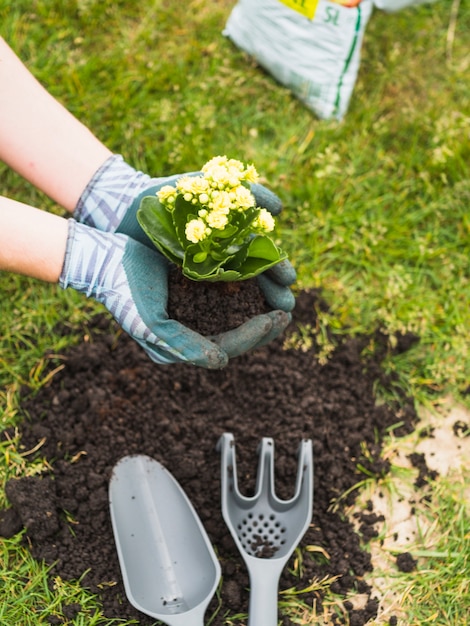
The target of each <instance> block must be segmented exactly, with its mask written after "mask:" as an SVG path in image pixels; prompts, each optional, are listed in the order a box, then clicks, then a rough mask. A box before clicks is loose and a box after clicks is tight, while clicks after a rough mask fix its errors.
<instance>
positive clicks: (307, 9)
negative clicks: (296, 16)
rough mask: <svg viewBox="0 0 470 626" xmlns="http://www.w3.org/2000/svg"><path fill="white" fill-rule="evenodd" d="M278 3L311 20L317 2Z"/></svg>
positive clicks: (288, 1) (313, 0)
mask: <svg viewBox="0 0 470 626" xmlns="http://www.w3.org/2000/svg"><path fill="white" fill-rule="evenodd" d="M279 2H282V4H285V5H286V6H288V7H290V8H291V9H294V11H298V12H299V13H302V15H305V16H306V17H308V18H309V19H312V17H313V16H314V15H315V11H316V10H317V5H318V2H319V0H279Z"/></svg>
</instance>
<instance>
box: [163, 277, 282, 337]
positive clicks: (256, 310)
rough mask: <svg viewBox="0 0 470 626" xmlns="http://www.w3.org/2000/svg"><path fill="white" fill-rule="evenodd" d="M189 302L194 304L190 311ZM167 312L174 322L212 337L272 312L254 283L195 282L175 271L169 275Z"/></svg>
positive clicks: (243, 281)
mask: <svg viewBox="0 0 470 626" xmlns="http://www.w3.org/2000/svg"><path fill="white" fill-rule="evenodd" d="M187 302H191V306H190V307H188V306H187V304H186V303H187ZM214 302H216V303H217V304H216V306H214ZM167 310H168V315H169V316H170V317H171V318H172V319H175V320H178V321H179V322H181V323H182V324H184V325H185V326H188V328H191V329H192V330H195V331H196V332H198V333H200V334H201V335H205V336H210V335H217V334H218V333H223V332H226V331H227V330H232V329H233V328H237V326H241V324H243V323H244V322H247V321H248V320H250V319H251V318H252V317H254V316H255V315H259V314H260V313H267V312H269V311H270V310H272V309H270V308H269V307H268V305H267V303H266V300H265V299H264V296H263V294H262V292H261V290H260V288H259V286H258V283H257V282H256V280H254V279H252V280H241V281H235V282H227V283H226V282H214V283H211V282H207V281H194V280H190V279H189V278H186V277H185V276H183V274H182V272H181V270H180V269H179V268H177V267H175V268H174V269H172V270H171V271H170V280H169V289H168V306H167ZM209 312H210V313H209Z"/></svg>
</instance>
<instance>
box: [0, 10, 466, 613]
mask: <svg viewBox="0 0 470 626" xmlns="http://www.w3.org/2000/svg"><path fill="white" fill-rule="evenodd" d="M233 4H234V1H233V2H228V1H225V2H220V1H219V2H215V0H205V1H203V0H193V1H192V2H189V3H188V4H187V5H185V9H184V10H182V8H181V3H178V2H176V0H154V1H151V0H142V1H141V2H138V3H137V2H130V1H126V0H115V1H114V2H108V1H104V2H98V1H97V0H76V2H62V1H61V2H59V0H47V2H46V0H36V1H35V2H34V3H31V2H27V1H26V0H16V1H15V3H11V2H10V3H3V4H1V5H0V34H1V35H2V36H3V37H5V39H6V40H7V41H9V43H10V44H11V45H12V46H13V48H14V49H15V50H16V51H17V53H18V54H19V55H20V56H21V58H22V59H23V60H24V61H25V62H26V64H27V65H28V67H29V68H30V69H31V71H32V72H33V73H34V74H35V76H36V77H37V78H38V79H39V80H40V81H41V82H43V84H45V85H46V86H47V88H48V89H49V90H50V91H51V92H52V93H53V94H54V95H55V96H56V97H57V98H58V99H59V100H60V101H61V102H63V103H64V104H65V106H66V107H67V108H68V109H70V110H71V111H72V112H73V113H74V114H75V115H76V116H78V117H79V119H81V120H82V121H83V122H84V123H85V124H87V125H88V126H89V127H90V128H91V129H92V130H93V131H94V132H95V133H96V134H97V135H98V136H99V137H100V138H101V139H102V140H103V141H104V142H105V143H106V144H107V145H108V146H109V147H110V148H111V149H112V150H113V151H115V152H119V153H121V154H123V156H124V157H125V158H126V159H127V160H128V161H129V162H130V163H131V164H133V165H134V166H136V167H138V168H141V169H142V170H144V171H147V172H149V173H152V174H155V175H165V174H168V175H169V174H173V173H177V172H184V171H189V170H194V169H198V168H199V167H200V166H201V165H202V164H203V163H204V162H205V161H207V160H208V159H210V158H211V157H212V156H214V155H216V154H227V155H229V156H232V157H234V158H239V159H240V160H242V161H252V162H253V163H254V164H255V165H256V167H257V169H258V171H259V172H260V173H261V174H262V176H264V177H265V179H266V181H267V182H268V183H269V184H270V186H271V187H272V188H273V189H274V190H275V191H276V192H277V193H278V194H279V195H280V196H281V198H282V200H283V202H284V205H285V209H284V212H283V214H282V217H281V218H280V220H279V226H278V233H277V234H278V237H279V241H280V242H281V243H282V246H283V248H285V249H286V250H287V252H288V253H289V255H290V257H291V260H292V261H293V263H294V264H295V266H296V268H297V270H298V276H299V280H298V288H299V289H300V288H305V287H319V288H321V289H322V290H323V294H324V297H325V299H326V300H327V302H328V303H329V305H330V307H331V309H330V311H329V313H328V314H322V315H321V319H320V321H319V327H318V328H317V329H314V332H318V333H323V334H324V336H326V334H325V332H324V331H325V328H326V327H329V328H331V329H333V331H334V332H335V333H337V334H339V335H341V334H344V333H346V332H347V333H362V332H366V333H369V332H371V331H372V330H374V329H375V328H378V327H380V328H382V329H383V330H385V331H386V332H388V333H389V335H390V342H391V344H393V342H394V340H395V336H396V335H397V333H402V332H408V331H411V332H414V333H417V334H418V335H419V336H420V338H421V340H420V343H419V344H418V345H417V346H416V347H415V348H413V349H412V350H410V351H409V352H407V353H404V354H402V355H399V356H394V357H388V358H387V361H386V367H387V368H390V369H391V370H394V371H395V372H397V373H398V375H399V380H400V384H401V385H402V386H403V387H405V388H406V389H407V390H408V391H409V393H411V394H413V395H414V397H415V398H416V399H417V401H418V402H419V403H432V402H433V401H434V400H435V399H439V398H440V397H442V396H444V395H448V394H451V395H453V396H454V397H455V398H459V396H461V394H463V392H465V390H466V389H467V388H468V384H469V381H468V373H469V372H470V351H469V348H468V346H469V344H470V330H469V329H470V307H469V302H470V281H469V269H468V260H469V258H470V236H469V235H470V214H469V210H468V209H469V200H470V181H469V176H468V163H469V161H470V149H469V145H470V144H469V141H468V139H469V134H470V92H469V89H468V69H469V65H470V57H469V55H468V45H467V39H468V38H467V35H468V32H469V27H470V11H469V9H468V6H467V5H466V4H465V3H459V2H457V1H456V0H453V1H452V2H451V1H450V0H440V1H438V2H436V3H435V4H432V5H425V6H422V7H419V8H418V9H409V10H406V11H402V12H400V13H398V14H393V15H391V14H390V15H387V14H385V13H382V12H379V11H377V12H375V13H374V15H373V16H372V19H371V21H370V23H369V25H368V28H367V31H366V36H365V40H364V46H363V54H362V61H361V68H360V73H359V77H358V81H357V84H356V89H355V91H354V94H353V98H352V101H351V105H350V110H349V112H348V114H347V116H346V118H345V120H344V121H343V122H342V123H340V124H338V123H336V122H327V121H321V120H318V119H316V118H315V117H314V116H313V115H312V114H310V113H309V112H308V111H307V110H306V109H305V108H304V107H303V106H302V105H301V104H300V103H299V102H298V101H297V100H296V99H295V98H294V97H293V96H292V95H291V94H290V93H289V91H288V90H286V89H284V88H282V87H280V86H279V85H277V84H276V83H275V82H274V81H273V79H272V78H270V77H269V76H268V75H267V74H266V73H264V72H262V71H261V70H260V69H259V68H258V67H256V65H255V64H254V63H253V62H252V61H251V60H249V59H248V58H247V57H246V56H245V55H244V54H243V53H241V52H240V51H239V50H237V49H236V48H235V47H234V46H233V45H232V44H231V43H230V41H228V40H227V39H225V38H224V37H223V36H222V35H221V31H222V29H223V26H224V24H225V21H226V19H227V17H228V15H229V12H230V10H231V8H232V6H233ZM456 8H458V13H457V14H456V13H455V9H456ZM0 175H1V178H2V183H3V184H2V193H4V194H5V195H9V196H12V197H14V198H16V199H18V200H21V201H23V202H29V203H31V204H34V205H36V206H40V207H42V208H45V209H47V210H52V211H54V212H58V213H61V209H60V208H59V207H56V206H54V204H53V203H52V202H51V201H50V200H48V199H47V198H45V197H44V196H43V195H42V194H40V193H39V192H37V191H36V190H34V189H32V188H31V187H30V186H29V185H28V184H27V183H25V182H24V181H23V180H22V179H21V178H19V177H18V176H17V175H16V174H14V173H12V172H10V171H8V169H7V168H6V167H4V166H1V165H0ZM0 297H1V303H2V305H1V307H2V315H1V318H0V424H1V425H2V427H6V426H12V425H14V424H15V423H16V421H17V409H18V402H19V390H20V388H21V385H22V384H24V383H27V384H30V385H33V386H34V387H36V388H39V387H40V386H41V385H42V384H44V383H45V382H46V381H45V375H44V373H43V372H44V364H45V359H46V358H47V357H45V354H46V353H56V352H60V351H62V350H63V349H64V348H66V346H67V345H69V344H70V343H73V342H77V341H81V340H83V339H84V333H85V332H86V331H85V330H84V328H83V325H82V322H83V320H86V319H87V318H88V316H89V315H91V314H92V313H93V312H94V311H97V310H102V309H101V307H99V306H98V305H95V304H93V303H92V302H90V301H87V300H85V298H83V297H82V296H79V295H78V294H75V293H74V292H71V291H67V292H62V291H61V290H60V289H58V288H57V287H56V286H51V285H43V284H41V283H39V282H37V281H34V280H30V279H27V278H23V277H15V276H12V275H9V274H2V275H0ZM60 323H66V324H67V325H68V326H69V327H70V328H72V329H73V331H74V332H73V333H72V335H71V336H68V337H66V338H64V337H62V336H61V334H60V332H59V331H58V324H60ZM328 349H329V346H328V343H327V342H325V347H324V354H323V356H324V358H328ZM460 399H461V400H462V401H464V402H467V404H468V396H467V397H466V396H464V395H462V396H461V397H460ZM23 462H24V459H21V458H18V457H15V455H14V447H12V445H6V446H5V447H4V448H2V454H1V456H0V476H1V478H2V480H6V478H7V477H8V476H11V475H13V474H15V475H16V473H21V472H24V471H29V470H27V469H26V467H27V466H25V465H24V464H23ZM32 471H35V470H34V469H33V470H32ZM446 536H447V535H444V539H443V541H447V540H446V539H445V537H446ZM448 539H449V540H450V538H448ZM0 545H1V546H2V550H3V553H2V554H3V556H2V572H11V576H10V575H8V576H7V577H6V578H5V576H6V574H5V573H3V577H4V578H2V580H6V581H7V585H6V586H3V588H2V589H5V591H2V592H0V593H1V596H2V602H0V604H2V603H3V596H5V598H6V599H8V601H7V602H6V604H5V607H6V608H5V609H3V610H4V611H16V613H4V614H2V618H3V621H4V622H5V623H12V624H13V623H18V624H25V625H26V624H29V623H31V624H33V623H34V624H36V623H41V621H40V620H42V619H43V617H42V616H41V617H40V618H39V617H38V615H42V614H40V613H39V614H37V615H36V616H35V617H34V618H33V617H32V616H33V615H34V611H37V610H39V609H37V606H36V604H35V603H36V602H39V603H41V602H42V603H43V606H45V607H49V608H48V609H47V610H50V611H52V610H58V609H57V607H58V606H59V604H60V602H62V599H61V598H62V597H69V595H70V594H71V596H70V597H74V594H75V593H76V592H75V590H73V591H71V590H70V589H69V588H68V587H67V586H65V587H67V591H64V588H65V587H64V588H63V587H60V589H56V590H55V591H54V592H53V597H55V598H59V600H57V604H54V603H55V602H56V600H54V599H53V598H52V596H49V595H48V594H49V593H52V592H50V591H49V590H46V587H44V589H43V591H41V592H39V591H34V593H32V594H31V597H30V598H27V597H26V596H25V597H23V596H18V595H17V594H18V591H16V589H17V587H16V585H17V583H16V582H15V580H16V577H17V578H18V580H22V579H23V577H25V576H26V577H29V578H31V580H36V581H40V580H42V577H45V573H44V572H45V570H42V569H41V570H40V572H39V570H36V569H35V568H36V565H35V564H34V563H33V562H31V561H30V560H29V559H28V557H27V556H26V555H25V553H24V552H23V549H22V548H20V547H19V545H17V544H16V543H15V542H2V543H1V544H0ZM442 549H444V548H442ZM438 565H439V562H437V565H436V567H438ZM440 569H441V571H442V585H444V580H446V579H447V578H446V577H447V575H448V572H447V570H446V569H445V568H444V567H441V568H440ZM437 571H439V569H438V570H437ZM25 572H26V573H25ZM449 576H450V574H449ZM422 580H423V587H422V588H420V587H417V589H418V590H419V593H420V594H421V597H422V598H423V602H424V601H426V602H428V603H430V605H431V607H432V606H433V603H435V604H436V610H437V603H438V599H437V598H436V596H439V595H441V592H442V593H444V592H443V589H442V588H441V589H436V588H435V587H433V583H432V581H431V580H430V579H427V578H426V577H424V576H423V577H422ZM426 580H427V582H426V583H424V581H426ZM425 585H427V588H425ZM449 585H452V587H455V585H456V580H455V578H454V577H450V578H449ZM33 588H34V589H35V590H38V589H40V588H41V583H40V582H36V583H34V585H33V586H32V587H31V589H33ZM433 589H434V590H435V592H434V593H431V590H433ZM36 593H37V597H40V596H41V594H45V595H44V598H43V600H41V601H39V600H38V601H37V600H35V599H31V598H36ZM10 596H11V598H12V599H13V598H20V599H19V600H18V602H16V603H13V602H10V600H9V598H10ZM408 597H409V598H411V596H410V595H408ZM424 599H425V600H424ZM419 602H420V600H419V597H414V596H413V604H414V605H415V604H416V603H419ZM13 604H14V605H15V606H13ZM85 604H86V603H85ZM21 607H23V609H21ZM22 610H23V613H21V611H22ZM430 610H431V609H430ZM44 619H45V618H44ZM90 619H91V618H90V617H89V615H88V616H87V617H84V616H77V617H76V618H74V619H73V620H72V621H71V622H70V623H74V624H79V623H82V621H83V620H85V622H86V623H99V622H91V621H90ZM93 619H98V617H93ZM299 619H300V618H299ZM449 619H450V618H449ZM28 620H29V621H28ZM34 620H36V621H34ZM80 620H82V621H80ZM86 620H88V621H86ZM305 620H306V618H305ZM305 620H304V622H300V623H307V622H306V621H305ZM106 623H111V622H109V621H108V622H106ZM442 623H446V624H447V623H449V624H450V623H452V622H442ZM458 623H459V622H455V624H458Z"/></svg>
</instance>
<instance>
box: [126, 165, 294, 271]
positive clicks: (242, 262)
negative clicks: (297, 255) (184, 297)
mask: <svg viewBox="0 0 470 626" xmlns="http://www.w3.org/2000/svg"><path fill="white" fill-rule="evenodd" d="M257 180H258V173H257V171H256V169H255V168H254V166H253V165H247V166H245V165H244V164H243V163H241V162H240V161H237V160H236V159H228V158H227V157H226V156H219V157H215V158H213V159H211V160H210V161H209V162H208V163H206V164H205V165H204V166H203V167H202V171H201V174H198V175H189V174H186V175H183V176H181V177H180V178H179V179H177V180H176V182H175V184H174V185H164V186H163V187H161V188H160V190H159V191H157V193H156V195H155V196H146V197H144V198H143V200H142V202H141V204H140V207H139V210H138V212H137V219H138V221H139V224H140V225H141V227H142V228H143V230H144V232H145V233H146V234H147V235H148V237H149V238H150V239H151V240H152V241H153V243H154V244H155V246H156V247H157V248H158V250H159V251H160V252H161V253H162V254H164V255H165V256H166V257H167V258H168V259H169V260H170V261H172V262H173V263H175V264H177V265H179V266H180V267H181V268H182V271H183V274H184V275H185V276H187V277H188V278H190V279H193V280H206V281H212V282H215V281H226V282H228V281H237V280H245V279H247V278H252V277H254V276H256V275H257V274H260V273H261V272H264V271H265V270H267V269H268V268H270V267H272V266H273V265H276V264H277V263H279V261H282V260H283V259H285V258H286V255H285V254H284V253H283V252H282V251H281V250H280V249H279V248H278V247H277V246H276V245H275V244H274V242H273V241H272V239H271V238H270V237H269V235H268V233H270V232H272V231H273V229H274V225H275V224H274V218H273V216H272V215H271V213H269V211H267V210H266V209H264V208H259V207H257V206H256V200H255V197H254V195H253V194H252V192H251V191H250V183H255V182H256V181H257Z"/></svg>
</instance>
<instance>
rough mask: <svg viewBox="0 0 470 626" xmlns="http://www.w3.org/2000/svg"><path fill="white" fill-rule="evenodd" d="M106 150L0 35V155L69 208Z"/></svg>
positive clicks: (71, 209)
mask: <svg viewBox="0 0 470 626" xmlns="http://www.w3.org/2000/svg"><path fill="white" fill-rule="evenodd" d="M110 155H111V152H110V150H108V148H106V146H104V145H103V144H102V143H101V142H100V141H99V140H98V139H97V138H96V137H95V136H94V135H93V134H92V133H91V132H90V131H89V130H88V129H87V128H86V127H85V126H84V125H83V124H82V123H81V122H79V121H78V120H77V119H76V118H75V117H74V116H73V115H72V114H71V113H69V112H68V111H67V110H66V109H65V108H64V107H63V106H62V105H61V104H60V103H59V102H57V100H55V99H54V98H53V97H52V96H51V95H50V94H49V93H48V92H47V91H46V90H45V89H44V88H43V87H42V86H41V85H40V83H39V82H38V81H37V80H36V79H35V78H34V77H33V76H32V75H31V73H30V72H29V71H28V70H27V68H26V67H25V66H24V65H23V63H22V62H21V61H20V60H19V59H18V57H17V56H16V55H15V54H14V52H13V51H12V50H11V49H10V47H9V46H8V45H7V44H6V42H5V41H4V40H3V39H2V38H1V37H0V159H1V160H2V161H4V162H5V163H7V164H8V165H9V166H10V167H11V168H12V169H14V170H15V171H16V172H18V173H19V174H20V175H21V176H23V177H24V178H25V179H26V180H28V181H29V182H31V183H32V184H33V185H35V186H36V187H37V188H38V189H41V190H42V191H43V192H44V193H46V194H47V195H48V196H49V197H50V198H52V199H53V200H54V201H56V202H58V203H59V204H60V205H61V206H63V207H64V208H65V209H67V210H68V211H73V209H74V208H75V206H76V204H77V201H78V199H79V197H80V195H81V193H82V191H83V190H84V188H85V187H86V185H87V183H88V181H89V180H90V179H91V177H92V176H93V174H94V173H95V172H96V170H97V169H98V168H99V167H100V166H101V165H102V164H103V163H104V161H105V160H106V159H107V158H108V157H109V156H110Z"/></svg>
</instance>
